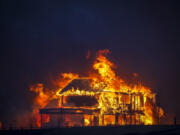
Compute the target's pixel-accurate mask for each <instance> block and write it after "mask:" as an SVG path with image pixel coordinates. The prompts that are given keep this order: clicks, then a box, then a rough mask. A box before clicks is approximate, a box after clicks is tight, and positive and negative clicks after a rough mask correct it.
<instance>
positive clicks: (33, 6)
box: [0, 0, 180, 122]
mask: <svg viewBox="0 0 180 135" xmlns="http://www.w3.org/2000/svg"><path fill="white" fill-rule="evenodd" d="M0 6H1V8H0V12H1V13H0V14H1V21H0V24H1V40H0V44H1V46H2V47H1V55H2V56H1V66H0V69H1V70H0V71H1V77H0V79H1V80H0V81H1V87H0V121H4V122H5V121H8V120H9V119H13V115H14V114H16V113H23V111H30V110H31V106H32V97H33V96H32V94H31V93H30V92H29V90H28V87H29V85H30V84H34V83H38V82H43V83H45V84H46V83H47V82H49V81H50V80H51V79H54V78H53V77H54V76H57V75H58V74H59V73H61V72H80V73H83V72H86V71H87V70H88V69H89V68H90V67H89V66H90V65H89V62H87V60H86V59H85V56H86V53H87V51H88V50H90V51H92V52H95V51H97V50H99V49H105V48H107V49H110V50H111V52H112V53H111V56H110V58H111V59H112V60H113V61H114V62H115V63H116V64H117V66H118V67H119V68H118V69H117V72H118V74H120V75H122V76H123V75H126V74H132V73H134V72H137V73H138V74H139V76H140V78H141V79H142V80H143V82H144V83H145V84H146V85H148V86H150V87H151V88H153V90H154V91H156V92H158V93H159V95H160V104H161V106H162V107H163V108H164V110H165V112H167V113H173V114H176V115H180V107H179V103H180V98H179V97H180V86H179V82H180V79H179V78H180V77H179V75H180V60H179V59H180V54H178V53H179V51H180V47H179V39H178V36H179V34H178V22H179V20H178V17H179V9H178V7H179V4H178V2H177V1H175V0H169V1H166V0H163V1H139V0H137V1H123V2H114V3H113V2H112V1H109V2H102V3H100V2H99V3H95V2H92V1H90V2H87V1H86V2H81V3H80V2H72V1H67V0H66V1H64V2H63V1H53V0H49V1H47V0H42V1H38V0H22V1H19V0H1V4H0ZM178 118H179V116H178ZM179 119H180V118H179Z"/></svg>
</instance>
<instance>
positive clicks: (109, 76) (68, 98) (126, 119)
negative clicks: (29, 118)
mask: <svg viewBox="0 0 180 135" xmlns="http://www.w3.org/2000/svg"><path fill="white" fill-rule="evenodd" d="M108 53H109V50H107V49H105V50H100V51H98V52H97V56H96V59H95V61H94V64H93V66H92V67H93V69H94V73H91V74H89V76H88V77H86V78H81V77H79V75H78V74H74V73H62V74H61V77H60V79H58V80H57V81H55V82H54V84H55V85H56V86H58V89H56V90H48V89H45V88H44V87H43V84H37V85H35V86H31V88H30V90H31V91H33V92H35V93H37V96H36V98H35V105H34V110H33V114H34V115H35V117H36V119H37V126H38V127H40V126H41V123H40V122H41V117H40V115H39V109H41V108H44V107H46V106H47V104H49V103H50V102H51V101H52V100H54V99H56V100H59V103H58V105H57V106H56V108H59V109H66V108H71V109H77V111H76V113H81V110H80V109H89V110H92V111H93V110H94V109H99V113H93V114H91V115H88V114H81V115H80V116H70V115H66V116H65V117H64V118H61V119H64V120H62V121H64V125H67V126H93V125H97V126H106V125H125V124H145V125H148V124H150V125H152V124H156V123H158V120H157V117H158V118H160V117H162V116H163V114H164V112H163V110H162V109H161V108H160V107H158V106H156V101H155V93H153V92H152V91H151V89H150V88H147V87H145V86H143V85H142V84H128V83H126V81H125V80H123V79H122V78H120V77H119V76H117V75H116V73H115V71H114V70H113V68H115V67H116V66H115V64H114V63H112V62H111V61H109V60H108V59H107V57H106V55H107V54H108ZM89 57H90V52H88V54H87V56H86V58H87V59H89ZM133 76H134V77H137V76H138V74H137V73H134V74H133ZM74 84H78V85H81V87H77V86H76V85H74ZM79 101H80V102H79ZM78 109H79V110H78ZM42 119H43V121H44V123H48V122H50V121H51V120H50V119H51V117H50V116H49V115H47V114H46V115H44V116H43V117H42ZM77 119H79V120H81V119H82V121H83V122H80V123H76V122H75V121H77ZM66 123H69V124H66ZM82 123H83V124H82Z"/></svg>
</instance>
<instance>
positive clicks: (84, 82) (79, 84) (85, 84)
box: [60, 78, 94, 94]
mask: <svg viewBox="0 0 180 135" xmlns="http://www.w3.org/2000/svg"><path fill="white" fill-rule="evenodd" d="M90 84H91V79H86V78H85V79H84V78H83V79H81V78H78V79H74V80H72V81H71V82H70V83H69V84H68V85H66V86H65V87H64V88H63V89H62V90H61V91H60V94H62V93H63V92H65V91H68V90H70V89H72V88H74V89H78V90H84V91H94V89H93V88H92V87H91V86H90Z"/></svg>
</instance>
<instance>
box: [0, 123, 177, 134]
mask: <svg viewBox="0 0 180 135" xmlns="http://www.w3.org/2000/svg"><path fill="white" fill-rule="evenodd" d="M0 134H2V135H59V134H60V135H72V134H74V135H75V134H78V135H96V134H97V135H100V134H103V135H131V134H147V135H152V134H155V135H160V134H163V135H172V134H177V135H179V134H180V125H172V126H167V125H164V126H121V127H83V128H80V127H74V128H52V129H31V130H30V129H22V130H13V129H12V130H0Z"/></svg>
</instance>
